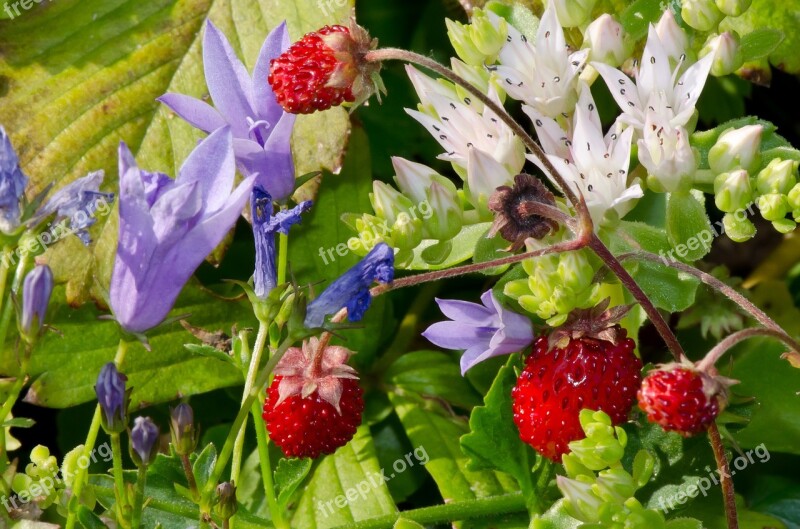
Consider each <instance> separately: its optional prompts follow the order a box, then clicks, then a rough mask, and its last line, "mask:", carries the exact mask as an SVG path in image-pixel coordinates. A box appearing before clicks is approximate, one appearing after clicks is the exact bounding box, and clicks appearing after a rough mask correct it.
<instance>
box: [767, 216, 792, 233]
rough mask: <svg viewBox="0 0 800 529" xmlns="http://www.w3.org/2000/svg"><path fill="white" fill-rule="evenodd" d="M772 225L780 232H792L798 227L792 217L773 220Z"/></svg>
mask: <svg viewBox="0 0 800 529" xmlns="http://www.w3.org/2000/svg"><path fill="white" fill-rule="evenodd" d="M772 227H773V228H775V231H777V232H779V233H792V232H793V231H794V229H795V228H797V222H795V221H793V220H792V219H779V220H775V221H773V222H772Z"/></svg>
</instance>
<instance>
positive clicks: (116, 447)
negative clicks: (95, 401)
mask: <svg viewBox="0 0 800 529" xmlns="http://www.w3.org/2000/svg"><path fill="white" fill-rule="evenodd" d="M110 437H111V457H112V458H113V461H114V496H115V498H116V500H117V505H116V511H117V523H118V524H119V525H120V527H128V522H127V520H126V512H125V507H126V506H127V504H128V495H127V493H126V492H125V480H124V479H123V477H122V445H121V443H120V439H119V434H118V433H117V432H114V433H112V434H111V436H110Z"/></svg>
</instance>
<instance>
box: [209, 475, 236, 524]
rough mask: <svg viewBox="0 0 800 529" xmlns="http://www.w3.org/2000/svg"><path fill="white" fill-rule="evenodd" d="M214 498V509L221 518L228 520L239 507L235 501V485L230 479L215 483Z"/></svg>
mask: <svg viewBox="0 0 800 529" xmlns="http://www.w3.org/2000/svg"><path fill="white" fill-rule="evenodd" d="M216 492H217V493H216V497H215V498H214V500H215V502H214V503H215V504H214V511H215V512H216V514H217V516H219V517H220V518H222V519H223V520H230V519H231V518H232V517H233V516H234V515H235V514H236V511H237V510H238V509H239V504H238V503H237V502H236V485H235V484H234V483H233V482H232V481H225V482H223V483H220V484H219V485H217V491H216Z"/></svg>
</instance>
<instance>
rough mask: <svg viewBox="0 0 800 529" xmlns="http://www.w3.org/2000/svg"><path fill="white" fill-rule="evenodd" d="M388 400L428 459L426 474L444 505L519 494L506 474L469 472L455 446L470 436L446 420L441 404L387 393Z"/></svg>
mask: <svg viewBox="0 0 800 529" xmlns="http://www.w3.org/2000/svg"><path fill="white" fill-rule="evenodd" d="M389 398H390V399H391V401H392V405H393V406H394V408H395V411H396V412H397V416H398V417H399V418H400V422H401V423H403V427H404V428H405V430H406V435H408V438H409V440H410V441H411V444H412V445H413V446H415V447H416V448H415V450H417V451H419V453H420V454H424V455H425V457H427V459H428V461H427V463H425V465H424V466H425V470H427V471H428V473H429V474H430V475H431V477H433V479H434V481H435V482H436V485H437V487H439V492H440V493H441V495H442V498H444V501H445V502H451V501H457V500H470V499H475V498H486V497H489V496H496V495H498V494H504V493H506V492H513V491H517V490H519V488H518V486H517V483H516V481H515V480H514V478H513V477H511V476H509V475H508V474H505V473H503V472H493V471H490V470H471V469H469V465H468V463H469V460H468V459H467V457H466V456H465V455H464V454H463V453H462V451H461V447H460V446H459V443H458V439H459V438H460V437H461V436H462V435H464V434H466V433H469V428H468V426H467V423H466V421H464V420H462V419H461V418H458V417H452V416H449V414H448V412H447V411H446V410H444V408H443V407H442V406H441V405H440V404H438V403H436V402H433V401H426V400H424V399H422V398H421V397H419V396H416V395H414V394H411V393H409V394H406V395H400V394H398V393H390V394H389ZM425 457H423V458H422V459H425ZM418 460H419V459H418Z"/></svg>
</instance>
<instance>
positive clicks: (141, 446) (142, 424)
mask: <svg viewBox="0 0 800 529" xmlns="http://www.w3.org/2000/svg"><path fill="white" fill-rule="evenodd" d="M159 435H160V432H159V430H158V426H156V424H155V423H154V422H153V421H152V419H150V417H136V419H134V421H133V428H132V429H131V450H130V452H131V459H133V462H134V463H136V465H138V466H147V465H149V464H150V463H152V462H153V461H154V460H155V458H156V456H157V455H158V437H159Z"/></svg>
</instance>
